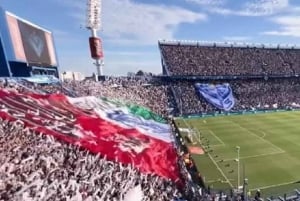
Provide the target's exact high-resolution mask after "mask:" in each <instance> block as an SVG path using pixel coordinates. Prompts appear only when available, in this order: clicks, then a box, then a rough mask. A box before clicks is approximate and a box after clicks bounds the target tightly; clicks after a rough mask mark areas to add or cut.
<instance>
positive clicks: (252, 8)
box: [185, 0, 291, 17]
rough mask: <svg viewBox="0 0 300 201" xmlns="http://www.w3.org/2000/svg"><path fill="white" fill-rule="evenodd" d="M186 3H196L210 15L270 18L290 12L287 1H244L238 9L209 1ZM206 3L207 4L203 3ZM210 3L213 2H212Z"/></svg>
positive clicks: (192, 0) (199, 0)
mask: <svg viewBox="0 0 300 201" xmlns="http://www.w3.org/2000/svg"><path fill="white" fill-rule="evenodd" d="M185 1H187V2H193V3H198V4H199V5H201V6H204V7H202V8H203V9H205V10H207V11H208V12H211V13H216V14H220V15H236V16H248V17H258V16H270V15H275V14H278V13H281V12H286V11H289V10H290V8H291V7H290V5H289V0H250V1H244V2H245V3H243V4H242V5H241V6H240V8H239V9H230V8H228V7H226V3H224V2H223V3H217V2H218V1H217V0H216V3H209V2H210V0H185ZM205 2H207V3H205ZM212 2H214V1H213V0H212Z"/></svg>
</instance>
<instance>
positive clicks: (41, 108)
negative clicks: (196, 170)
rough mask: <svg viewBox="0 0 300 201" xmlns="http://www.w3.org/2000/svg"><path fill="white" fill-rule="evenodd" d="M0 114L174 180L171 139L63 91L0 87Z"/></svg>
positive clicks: (175, 172) (113, 158)
mask: <svg viewBox="0 0 300 201" xmlns="http://www.w3.org/2000/svg"><path fill="white" fill-rule="evenodd" d="M0 104H1V105H2V109H1V111H0V116H1V118H5V119H9V120H11V121H13V120H17V119H20V120H22V121H23V122H25V124H26V126H27V127H29V128H31V129H32V130H35V131H38V132H42V133H45V134H48V135H53V136H55V137H57V138H59V139H61V140H64V141H66V142H69V143H73V144H78V145H79V146H82V147H84V148H87V149H88V150H90V151H91V152H93V153H100V154H102V155H106V156H107V158H108V159H110V160H117V161H119V162H121V163H124V164H134V166H135V167H136V168H138V169H139V170H140V171H142V172H144V173H155V174H157V175H159V176H163V177H166V178H169V179H172V180H173V181H175V180H176V179H178V178H179V170H178V167H177V154H176V151H175V149H174V147H173V145H172V144H171V143H166V142H164V141H162V140H158V139H156V138H152V137H149V136H146V135H143V134H142V133H140V132H139V131H138V130H136V129H128V128H123V127H121V126H120V125H118V124H116V123H111V122H108V121H106V120H104V119H102V118H100V117H99V116H98V115H97V114H96V113H94V112H93V111H85V110H82V109H80V108H77V107H75V106H73V105H72V104H71V103H69V102H68V100H67V98H66V97H65V96H63V95H58V94H53V95H37V94H16V93H13V92H8V91H4V90H0Z"/></svg>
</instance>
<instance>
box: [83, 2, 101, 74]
mask: <svg viewBox="0 0 300 201" xmlns="http://www.w3.org/2000/svg"><path fill="white" fill-rule="evenodd" d="M101 13H102V0H87V10H86V28H87V29H88V30H90V31H91V37H90V38H89V44H90V51H91V57H92V58H93V59H95V63H94V64H95V66H96V68H97V75H96V79H97V78H98V76H99V75H103V72H102V70H103V69H102V68H103V65H104V62H103V50H102V42H101V39H100V37H98V36H97V32H98V31H99V30H101V28H102V24H101V23H102V19H101V17H102V16H101Z"/></svg>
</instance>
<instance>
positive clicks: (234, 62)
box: [160, 44, 300, 76]
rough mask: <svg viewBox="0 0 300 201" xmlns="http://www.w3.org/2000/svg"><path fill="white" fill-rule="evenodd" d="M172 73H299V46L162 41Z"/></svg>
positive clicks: (217, 74) (162, 47)
mask: <svg viewBox="0 0 300 201" xmlns="http://www.w3.org/2000/svg"><path fill="white" fill-rule="evenodd" d="M160 49H161V53H162V57H163V59H164V61H165V64H166V66H165V68H167V70H168V73H169V75H201V76H225V75H226V76H233V75H245V76H247V75H265V74H268V75H283V74H284V75H293V74H295V73H298V74H299V73H300V50H298V49H280V48H272V49H270V48H255V47H243V48H242V47H219V46H218V47H216V46H202V45H198V46H197V45H169V44H160Z"/></svg>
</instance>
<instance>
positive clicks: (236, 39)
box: [223, 36, 251, 41]
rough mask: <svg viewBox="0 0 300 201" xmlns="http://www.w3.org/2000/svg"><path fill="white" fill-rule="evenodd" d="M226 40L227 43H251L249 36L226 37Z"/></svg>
mask: <svg viewBox="0 0 300 201" xmlns="http://www.w3.org/2000/svg"><path fill="white" fill-rule="evenodd" d="M223 39H224V40H226V41H249V40H251V37H249V36H224V37H223Z"/></svg>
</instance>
